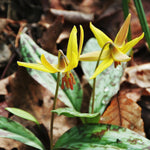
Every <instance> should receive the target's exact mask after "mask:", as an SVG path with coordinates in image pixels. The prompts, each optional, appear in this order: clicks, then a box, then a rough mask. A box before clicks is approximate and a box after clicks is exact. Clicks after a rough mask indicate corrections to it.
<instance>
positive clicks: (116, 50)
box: [80, 14, 144, 79]
mask: <svg viewBox="0 0 150 150" xmlns="http://www.w3.org/2000/svg"><path fill="white" fill-rule="evenodd" d="M130 18H131V14H129V15H128V17H127V19H126V20H125V22H124V23H123V25H122V27H121V29H120V30H119V32H118V33H117V36H116V37H115V40H114V41H112V40H111V39H110V38H109V37H108V36H107V35H106V34H105V33H103V32H102V31H101V30H99V29H98V28H96V27H95V26H94V25H93V24H92V23H90V28H91V30H92V32H93V34H94V36H95V37H96V39H97V41H98V44H99V46H100V47H101V48H102V49H103V51H102V53H101V57H100V60H102V63H101V64H100V65H99V66H98V67H97V69H96V70H95V72H94V74H93V75H92V76H91V79H93V78H95V77H96V76H97V75H98V74H100V73H101V72H102V71H104V70H105V69H106V68H108V67H109V66H111V64H112V63H113V62H114V64H115V67H116V66H117V65H119V64H121V62H127V61H129V60H130V59H131V58H130V57H129V56H128V55H126V53H127V52H128V51H129V50H130V49H131V48H132V47H134V46H135V45H136V44H137V43H138V42H139V41H140V40H141V39H142V38H143V37H144V33H142V34H141V36H139V37H137V38H135V39H133V40H131V41H129V42H127V43H125V40H126V37H127V34H128V29H129V24H130ZM99 55H100V51H94V52H89V53H86V54H82V55H81V56H80V60H81V61H97V60H98V57H99Z"/></svg>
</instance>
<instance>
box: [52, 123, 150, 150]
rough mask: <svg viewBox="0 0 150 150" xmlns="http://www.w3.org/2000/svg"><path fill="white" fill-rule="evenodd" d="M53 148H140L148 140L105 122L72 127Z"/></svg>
mask: <svg viewBox="0 0 150 150" xmlns="http://www.w3.org/2000/svg"><path fill="white" fill-rule="evenodd" d="M54 149H69V150H75V149H79V150H87V149H88V150H93V149H94V150H118V149H119V150H127V149H130V150H142V149H145V150H146V149H147V150H148V149H150V140H148V139H146V138H144V137H143V136H140V135H139V134H137V133H136V132H134V131H131V130H129V129H126V128H123V127H119V126H115V125H107V124H97V125H88V124H86V125H82V126H79V127H73V128H72V129H70V130H69V131H67V132H66V133H64V134H63V135H62V136H61V137H60V138H59V139H58V141H57V142H56V144H55V146H54Z"/></svg>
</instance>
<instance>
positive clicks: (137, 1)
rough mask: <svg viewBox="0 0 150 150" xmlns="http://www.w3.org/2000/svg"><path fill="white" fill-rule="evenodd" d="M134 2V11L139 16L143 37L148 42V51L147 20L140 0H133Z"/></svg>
mask: <svg viewBox="0 0 150 150" xmlns="http://www.w3.org/2000/svg"><path fill="white" fill-rule="evenodd" d="M134 4H135V7H136V11H137V13H138V17H139V20H140V23H141V26H142V29H143V31H144V33H145V38H146V41H147V43H148V47H149V51H150V30H149V27H148V23H147V20H146V16H145V12H144V9H143V5H142V2H141V0H134Z"/></svg>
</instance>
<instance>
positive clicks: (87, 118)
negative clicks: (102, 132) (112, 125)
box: [52, 108, 100, 123]
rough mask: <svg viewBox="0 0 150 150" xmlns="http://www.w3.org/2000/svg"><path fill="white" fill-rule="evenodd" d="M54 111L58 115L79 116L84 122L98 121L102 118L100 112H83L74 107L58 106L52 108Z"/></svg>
mask: <svg viewBox="0 0 150 150" xmlns="http://www.w3.org/2000/svg"><path fill="white" fill-rule="evenodd" d="M52 112H55V113H57V114H58V115H65V116H67V117H79V118H80V119H81V120H82V122H83V123H87V122H88V123H98V121H99V118H100V115H99V113H94V114H89V113H81V112H78V111H76V110H75V109H72V108H58V109H56V110H52Z"/></svg>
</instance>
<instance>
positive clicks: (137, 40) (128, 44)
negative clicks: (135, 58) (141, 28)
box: [121, 33, 144, 54]
mask: <svg viewBox="0 0 150 150" xmlns="http://www.w3.org/2000/svg"><path fill="white" fill-rule="evenodd" d="M143 37H144V33H142V34H141V36H139V37H137V38H135V39H133V40H132V41H130V42H128V43H126V45H125V46H124V47H123V48H121V51H122V52H123V53H124V54H125V53H127V52H128V51H129V50H130V49H131V48H132V47H134V46H135V45H136V44H137V43H138V42H139V41H140V40H141V39H142V38H143Z"/></svg>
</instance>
